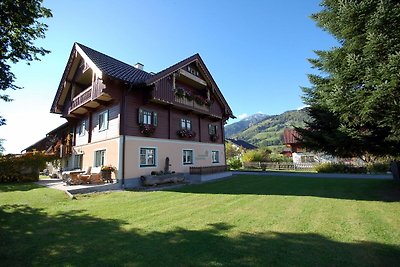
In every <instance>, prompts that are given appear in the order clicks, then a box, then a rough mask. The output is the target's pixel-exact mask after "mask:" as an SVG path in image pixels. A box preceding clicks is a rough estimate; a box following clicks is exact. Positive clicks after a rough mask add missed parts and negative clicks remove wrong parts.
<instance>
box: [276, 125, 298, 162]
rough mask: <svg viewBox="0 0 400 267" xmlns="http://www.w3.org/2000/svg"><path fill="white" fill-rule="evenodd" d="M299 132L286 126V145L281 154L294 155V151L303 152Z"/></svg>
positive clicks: (284, 132)
mask: <svg viewBox="0 0 400 267" xmlns="http://www.w3.org/2000/svg"><path fill="white" fill-rule="evenodd" d="M298 137H299V133H298V132H297V131H296V130H295V129H291V128H285V129H284V130H283V144H284V145H285V147H284V149H283V151H282V152H281V154H283V155H285V156H287V157H292V154H293V153H297V152H302V148H301V146H300V144H299V142H298V141H297V138H298Z"/></svg>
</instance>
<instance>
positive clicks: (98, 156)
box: [94, 149, 106, 167]
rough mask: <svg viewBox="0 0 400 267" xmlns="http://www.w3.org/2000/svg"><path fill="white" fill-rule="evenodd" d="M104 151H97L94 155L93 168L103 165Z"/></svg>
mask: <svg viewBox="0 0 400 267" xmlns="http://www.w3.org/2000/svg"><path fill="white" fill-rule="evenodd" d="M105 158H106V150H105V149H103V150H97V151H95V154H94V166H95V167H100V166H103V165H105Z"/></svg>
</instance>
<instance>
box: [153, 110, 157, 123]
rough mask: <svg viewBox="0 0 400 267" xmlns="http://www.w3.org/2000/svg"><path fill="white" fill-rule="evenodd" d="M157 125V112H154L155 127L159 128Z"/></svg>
mask: <svg viewBox="0 0 400 267" xmlns="http://www.w3.org/2000/svg"><path fill="white" fill-rule="evenodd" d="M157 123H158V118H157V112H153V125H154V126H157Z"/></svg>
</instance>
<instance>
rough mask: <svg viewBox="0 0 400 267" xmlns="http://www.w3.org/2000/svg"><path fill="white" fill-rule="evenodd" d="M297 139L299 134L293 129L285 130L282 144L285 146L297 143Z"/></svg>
mask: <svg viewBox="0 0 400 267" xmlns="http://www.w3.org/2000/svg"><path fill="white" fill-rule="evenodd" d="M297 138H299V133H298V132H297V131H296V130H295V129H289V128H285V129H284V130H283V143H284V144H285V145H286V144H296V143H298V141H297Z"/></svg>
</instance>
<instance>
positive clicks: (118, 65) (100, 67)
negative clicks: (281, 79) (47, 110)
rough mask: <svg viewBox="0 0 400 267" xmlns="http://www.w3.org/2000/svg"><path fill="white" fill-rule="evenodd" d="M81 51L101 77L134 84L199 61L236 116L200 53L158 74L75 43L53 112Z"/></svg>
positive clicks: (226, 104) (217, 94)
mask: <svg viewBox="0 0 400 267" xmlns="http://www.w3.org/2000/svg"><path fill="white" fill-rule="evenodd" d="M77 53H79V54H80V56H81V57H82V58H83V59H84V60H85V61H86V62H87V63H88V64H89V66H90V67H91V68H92V69H93V71H94V72H96V73H98V74H99V75H100V76H101V77H102V76H104V75H105V76H108V77H111V78H114V79H118V80H121V81H124V82H126V83H129V84H132V85H140V84H143V85H144V84H145V85H148V86H149V85H152V84H154V83H155V82H157V81H159V80H160V79H162V78H164V77H166V76H168V75H170V74H171V73H173V72H175V71H177V70H179V69H180V68H182V67H184V66H186V65H188V64H190V63H192V62H195V61H197V63H198V66H199V68H200V69H201V70H202V72H203V73H204V75H205V77H206V79H207V80H208V82H209V83H210V84H211V87H212V90H213V91H214V94H215V96H217V98H218V100H219V101H220V102H221V104H222V105H223V106H224V108H225V112H226V114H227V115H228V116H230V117H232V118H234V116H233V113H232V110H231V109H230V107H229V105H228V103H227V102H226V100H225V98H224V96H223V95H222V93H221V91H220V90H219V88H218V86H217V84H216V83H215V81H214V79H213V77H212V76H211V74H210V72H209V71H208V69H207V67H206V65H205V64H204V62H203V60H202V59H201V57H200V55H199V54H194V55H193V56H191V57H188V58H186V59H184V60H182V61H180V62H178V63H176V64H174V65H172V66H170V67H168V68H166V69H164V70H162V71H160V72H158V73H156V74H154V75H153V74H150V73H148V72H146V71H143V70H140V69H137V68H135V67H134V66H131V65H129V64H126V63H124V62H122V61H119V60H117V59H115V58H112V57H110V56H107V55H105V54H103V53H101V52H98V51H96V50H93V49H91V48H89V47H87V46H85V45H82V44H79V43H74V46H73V47H72V50H71V54H70V56H69V59H68V63H67V65H66V67H65V70H64V73H63V76H62V78H61V81H60V84H59V86H58V90H57V93H56V96H55V98H54V101H53V104H52V106H51V112H55V111H56V107H57V104H58V102H59V100H60V97H61V94H62V91H63V88H64V86H65V84H66V82H67V77H68V75H70V70H71V67H72V65H73V62H74V59H75V55H76V54H77Z"/></svg>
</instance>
